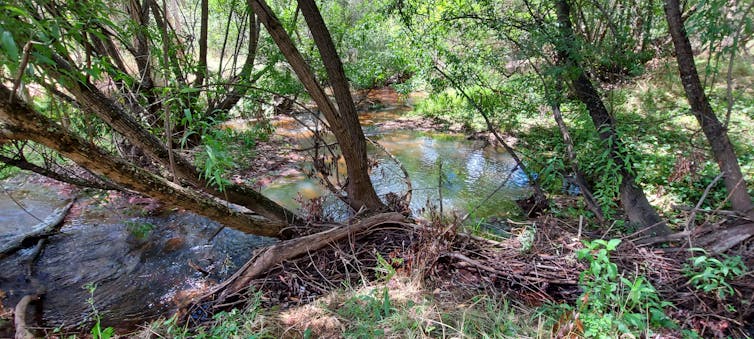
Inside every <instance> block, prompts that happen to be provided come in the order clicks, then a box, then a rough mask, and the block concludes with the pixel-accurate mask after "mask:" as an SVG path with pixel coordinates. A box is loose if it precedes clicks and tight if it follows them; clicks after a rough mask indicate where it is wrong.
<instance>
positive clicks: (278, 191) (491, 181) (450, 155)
mask: <svg viewBox="0 0 754 339" xmlns="http://www.w3.org/2000/svg"><path fill="white" fill-rule="evenodd" d="M375 115H376V114H371V115H370V116H369V121H370V122H375V123H376V124H377V125H375V126H372V125H367V126H366V127H365V132H366V133H367V134H368V135H369V136H370V138H372V139H373V140H376V141H377V142H379V143H380V144H381V145H382V146H383V147H384V148H385V149H386V150H388V151H389V152H390V153H392V154H393V155H394V156H395V157H396V158H397V159H398V160H400V162H401V163H402V164H403V166H404V167H405V168H406V170H407V172H408V173H409V177H410V178H411V183H412V186H413V194H412V199H411V205H410V207H411V210H412V211H413V212H414V213H415V214H422V213H424V212H425V211H426V210H427V209H428V206H430V205H432V206H435V207H438V206H439V205H440V200H439V196H440V194H439V190H438V186H440V184H439V180H438V176H439V175H440V173H442V176H443V181H442V185H441V186H442V188H441V189H442V206H443V211H444V212H445V213H452V212H455V213H457V214H459V215H465V214H466V213H469V212H473V213H472V216H473V217H475V218H486V217H492V216H495V217H506V216H510V215H511V214H517V213H519V211H518V208H517V207H516V205H515V202H514V199H517V198H521V197H525V196H527V195H528V194H529V189H528V188H527V187H525V185H520V184H518V185H517V184H516V183H517V182H518V183H520V180H517V179H518V178H517V177H519V176H520V172H514V173H513V178H511V180H507V184H505V185H503V186H502V188H500V186H501V184H502V183H504V182H506V178H507V177H508V176H509V175H511V169H512V168H513V167H514V162H513V160H512V159H511V157H510V156H509V155H508V154H507V153H504V152H501V151H499V150H497V149H495V148H493V147H489V146H488V147H481V146H480V145H478V144H479V143H474V142H473V141H469V140H466V139H465V138H464V136H462V135H454V134H442V133H424V132H416V131H412V130H383V129H380V128H379V122H380V120H379V118H375ZM394 117H395V114H394V113H392V112H391V113H390V114H389V115H386V118H387V119H391V118H394ZM369 156H370V159H374V160H376V162H377V166H375V167H374V168H373V169H372V171H371V177H372V182H373V184H374V186H375V189H376V190H377V194H378V195H380V196H381V197H384V195H385V194H387V193H389V192H394V193H397V194H398V195H403V194H404V193H405V192H406V185H405V182H404V180H403V173H402V172H401V170H400V168H399V167H398V166H397V165H396V164H395V162H393V161H392V160H391V159H390V158H389V157H388V156H386V155H385V154H384V152H383V151H381V150H379V149H377V148H375V147H370V149H369ZM495 190H497V192H496V193H494V194H492V193H493V191H495ZM262 193H264V194H265V195H267V196H268V197H270V198H271V199H273V200H275V201H277V202H278V203H280V204H282V205H284V206H286V207H288V208H291V209H294V210H296V209H298V208H299V207H300V205H299V203H298V201H297V200H300V199H297V198H298V197H302V198H304V199H311V198H316V197H320V196H324V198H325V201H326V203H325V208H324V210H325V213H326V214H329V215H330V216H331V217H333V218H334V219H342V218H343V217H345V216H347V215H348V213H347V212H346V211H347V208H346V207H345V206H344V205H343V204H342V203H341V202H339V201H337V199H335V198H333V197H331V196H328V195H329V192H327V190H326V189H325V188H324V187H322V185H320V184H319V183H318V181H317V180H316V179H311V178H307V177H306V176H305V175H304V174H302V173H292V174H291V175H289V176H286V177H283V178H280V179H279V180H276V181H274V182H272V183H270V184H269V185H267V186H265V187H264V188H263V189H262Z"/></svg>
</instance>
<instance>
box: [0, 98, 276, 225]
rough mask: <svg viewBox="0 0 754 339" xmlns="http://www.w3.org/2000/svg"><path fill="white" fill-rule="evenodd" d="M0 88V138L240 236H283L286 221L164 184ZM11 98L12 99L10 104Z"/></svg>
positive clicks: (159, 178)
mask: <svg viewBox="0 0 754 339" xmlns="http://www.w3.org/2000/svg"><path fill="white" fill-rule="evenodd" d="M11 95H12V94H11V92H10V90H9V89H8V88H6V87H5V86H2V85H0V121H2V122H3V125H0V135H2V137H0V139H3V138H5V139H14V140H31V141H34V142H37V143H39V144H41V145H44V146H46V147H49V148H51V149H54V150H55V151H57V152H58V153H60V154H61V155H63V156H65V157H67V158H68V159H71V160H72V161H74V162H75V163H77V164H79V166H81V167H84V168H86V169H88V170H90V171H92V172H94V173H97V174H98V175H102V176H105V177H107V178H109V179H110V180H112V181H113V182H115V183H116V184H118V185H121V186H123V187H126V188H129V189H132V190H134V191H137V192H140V193H142V194H145V195H148V196H151V197H153V198H155V199H158V200H160V201H162V202H164V203H165V204H167V205H171V206H174V207H179V208H184V209H187V210H190V211H192V212H194V213H197V214H199V215H203V216H205V217H208V218H210V219H213V220H216V221H218V222H220V223H222V224H225V225H227V226H229V227H231V228H234V229H237V230H240V231H242V232H246V233H251V234H257V235H263V236H271V237H281V236H282V234H281V232H282V231H283V229H284V228H285V227H286V226H287V224H286V223H285V222H280V221H270V220H268V219H265V218H262V217H259V216H257V215H253V214H247V213H243V211H238V210H235V209H232V208H231V207H230V206H227V205H226V204H223V203H221V202H219V201H217V200H216V199H214V198H213V197H209V196H205V195H202V194H200V193H197V192H194V191H192V190H189V189H186V188H184V187H181V186H179V185H177V184H174V183H171V182H169V181H167V180H166V179H165V178H162V177H159V176H157V175H155V174H152V173H150V172H148V171H146V170H144V169H142V168H141V167H138V166H135V165H133V164H131V163H129V162H126V161H125V160H123V159H120V158H117V157H114V156H112V155H110V154H109V153H107V152H105V151H104V150H102V149H100V148H99V147H97V146H96V145H94V144H91V143H88V142H86V141H84V140H83V139H81V138H80V137H78V136H76V135H73V134H71V133H68V131H66V130H64V129H62V128H61V127H60V126H58V125H57V124H56V123H55V122H54V121H52V120H50V119H48V118H47V117H45V116H43V115H41V114H39V113H38V112H36V111H34V110H33V109H32V108H31V107H29V106H28V105H27V104H26V103H25V102H23V101H21V100H20V99H19V98H17V97H15V96H11ZM10 98H15V100H12V102H11V100H10Z"/></svg>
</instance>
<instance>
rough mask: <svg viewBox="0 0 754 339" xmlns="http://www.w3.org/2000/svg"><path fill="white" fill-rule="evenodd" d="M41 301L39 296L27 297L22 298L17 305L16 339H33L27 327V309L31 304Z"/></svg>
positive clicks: (15, 313) (15, 317)
mask: <svg viewBox="0 0 754 339" xmlns="http://www.w3.org/2000/svg"><path fill="white" fill-rule="evenodd" d="M37 299H39V296H38V295H26V296H24V297H23V298H21V301H19V302H18V304H16V309H15V310H14V311H13V312H14V318H13V320H14V321H15V323H16V336H15V339H33V338H34V334H32V333H31V332H30V331H29V329H28V328H27V326H26V309H27V308H28V307H29V303H30V302H32V301H34V300H37Z"/></svg>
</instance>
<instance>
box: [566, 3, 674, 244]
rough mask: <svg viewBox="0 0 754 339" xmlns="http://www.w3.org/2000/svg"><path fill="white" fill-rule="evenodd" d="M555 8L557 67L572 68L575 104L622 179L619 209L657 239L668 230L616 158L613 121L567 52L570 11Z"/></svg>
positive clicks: (570, 38) (570, 46)
mask: <svg viewBox="0 0 754 339" xmlns="http://www.w3.org/2000/svg"><path fill="white" fill-rule="evenodd" d="M556 7H557V12H558V13H557V16H558V23H559V24H560V34H561V37H560V41H558V43H557V44H556V48H557V50H558V59H559V62H560V63H562V64H564V65H566V66H569V67H570V68H572V69H571V71H572V72H573V73H572V74H573V75H572V77H571V79H570V82H571V84H572V86H573V89H574V92H575V94H576V96H577V97H578V98H579V101H581V102H582V103H584V105H586V107H587V110H588V111H589V115H590V116H591V118H592V122H593V123H594V127H595V128H596V129H597V131H598V133H599V136H600V139H601V140H602V141H603V142H606V143H607V144H608V146H607V147H610V157H611V158H612V160H613V161H614V162H615V163H616V164H617V165H618V166H619V168H620V175H621V176H622V177H623V178H622V180H621V183H620V199H621V203H622V204H623V209H624V210H625V211H626V214H627V215H628V218H629V220H630V221H631V222H633V223H635V224H638V225H640V226H641V227H644V228H648V227H651V228H652V230H653V233H655V234H658V235H662V234H667V233H670V229H669V228H668V226H667V225H666V224H665V222H664V221H663V220H662V219H661V218H660V216H659V215H658V214H657V211H655V210H654V208H652V205H650V204H649V201H648V200H647V196H646V195H645V194H644V191H643V190H642V189H641V188H640V187H639V186H638V185H637V184H636V182H635V179H634V175H633V173H631V172H629V171H628V170H627V168H626V166H627V165H628V164H625V163H624V162H623V157H621V154H620V145H621V144H622V141H621V140H620V138H619V137H618V135H617V134H616V132H615V121H614V119H613V117H612V116H611V115H610V113H609V112H608V111H607V108H606V107H605V105H604V103H603V102H602V99H601V98H600V95H599V93H598V92H597V90H596V89H595V88H594V85H592V82H591V80H589V78H588V77H587V75H586V73H584V70H583V69H582V68H581V66H580V65H579V64H578V62H576V61H575V60H574V59H573V56H572V55H571V51H573V50H574V49H575V44H574V40H575V35H574V33H573V28H572V26H571V14H570V13H571V8H570V5H569V4H568V1H567V0H557V2H556Z"/></svg>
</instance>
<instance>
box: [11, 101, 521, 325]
mask: <svg viewBox="0 0 754 339" xmlns="http://www.w3.org/2000/svg"><path fill="white" fill-rule="evenodd" d="M404 110H405V109H403V108H399V109H393V110H384V111H379V112H370V113H364V114H362V115H361V120H362V123H363V124H364V125H365V128H364V130H365V133H366V134H367V135H368V136H369V138H371V139H373V140H376V141H377V142H379V143H380V144H381V145H382V147H384V148H385V149H386V150H387V151H389V152H390V153H391V154H393V155H394V156H395V157H396V158H397V159H398V160H400V162H401V163H402V164H403V166H404V167H405V168H406V170H407V171H408V173H409V176H410V178H411V183H412V186H413V195H412V200H411V204H410V208H411V210H412V211H413V212H414V213H415V214H417V215H418V214H422V213H424V212H425V211H426V210H427V209H428V206H429V205H433V206H438V205H439V190H438V186H441V189H442V205H443V208H444V211H445V212H446V213H448V212H450V211H455V212H456V213H458V214H459V215H463V214H465V213H468V212H473V213H472V214H473V217H474V218H500V217H505V216H507V215H509V214H510V213H517V212H516V211H517V208H516V206H515V203H514V199H516V198H519V197H523V196H525V195H527V194H529V192H528V191H529V190H528V188H527V187H526V185H525V184H523V183H522V182H521V174H520V173H519V172H515V171H514V172H513V173H512V177H511V178H508V176H509V175H511V169H512V168H513V166H514V164H513V162H512V160H511V159H510V157H509V156H508V155H507V154H505V153H503V152H500V151H499V150H497V149H495V148H493V147H489V146H488V147H482V146H481V145H479V143H475V142H473V141H469V140H466V139H465V138H464V136H462V135H454V134H443V133H428V132H419V131H416V130H415V129H412V128H410V126H407V125H405V124H404V125H402V126H400V128H391V127H386V126H388V125H390V124H389V122H391V121H393V120H395V119H396V118H398V117H399V116H401V115H402V114H403V111H404ZM310 121H312V120H311V119H310ZM407 127H408V128H407ZM306 131H307V130H306V129H304V128H302V127H301V126H293V125H279V126H277V133H281V134H287V135H289V136H296V137H298V138H300V140H299V141H301V144H302V145H305V144H307V141H306V140H309V139H308V137H307V133H306ZM370 157H372V158H373V159H374V160H375V164H374V166H373V168H372V172H371V173H372V179H373V182H374V185H375V187H376V188H377V193H378V194H379V195H381V196H382V195H384V194H386V193H388V192H396V193H398V194H399V195H400V194H402V193H404V192H405V189H406V187H405V186H406V185H405V182H404V180H403V174H402V172H401V170H400V169H399V167H398V166H397V165H396V164H395V162H394V161H393V160H391V158H389V157H388V156H387V155H386V154H385V153H384V152H383V151H381V150H379V149H376V148H374V147H372V148H370ZM440 176H442V178H443V179H442V184H441V185H439V183H440V180H439V177H440ZM503 182H508V184H507V185H503V186H502V187H499V186H500V184H501V183H503ZM0 185H2V186H3V192H0V194H2V195H3V196H2V197H0V245H2V242H3V241H10V239H11V238H12V237H16V236H18V235H20V234H24V233H25V232H30V227H31V225H36V224H38V223H39V220H38V219H44V218H45V217H47V216H48V215H49V214H51V213H53V212H54V211H55V210H56V209H58V208H62V207H64V206H66V205H67V204H68V203H69V202H70V201H71V200H72V199H74V197H76V198H77V200H76V202H75V204H73V207H72V209H71V210H70V211H69V212H68V214H67V216H66V218H65V220H64V221H63V223H62V226H61V227H60V229H59V231H57V232H56V233H54V234H52V235H49V236H48V237H46V238H45V246H44V249H43V251H41V252H39V253H35V252H34V247H35V246H34V244H35V243H37V240H36V239H35V240H34V242H32V243H25V244H24V245H25V247H26V248H24V249H21V250H18V251H16V252H14V253H12V254H11V255H8V256H6V257H0V264H2V270H0V299H2V308H0V315H2V314H3V313H6V311H7V310H9V309H12V307H13V306H14V305H15V304H16V303H17V302H18V301H19V300H20V299H21V298H22V297H23V296H24V295H28V294H39V295H41V296H42V298H41V301H39V302H36V303H34V305H35V309H31V310H29V313H30V316H31V314H34V315H35V318H31V319H33V320H34V321H35V322H36V325H39V326H43V327H47V328H54V327H64V328H77V327H81V328H83V329H86V328H87V326H91V322H92V315H93V314H94V312H93V309H95V308H96V310H97V312H98V313H99V316H100V317H101V319H102V325H103V326H116V327H129V326H132V325H136V324H139V323H142V322H143V321H144V320H145V319H150V318H155V317H158V316H160V315H164V314H166V313H169V312H170V311H172V310H174V309H175V307H176V305H177V304H179V303H180V302H181V301H183V300H186V299H187V298H188V297H191V296H192V295H195V294H197V293H201V292H202V290H203V288H205V287H207V286H210V285H212V284H213V283H216V282H218V281H221V280H223V279H224V278H227V277H228V276H229V275H231V274H232V273H233V272H234V269H236V268H238V267H240V266H241V265H242V264H243V263H244V262H245V261H246V260H248V259H249V258H250V256H251V255H252V250H253V249H254V248H258V247H260V246H264V245H267V244H270V243H272V242H273V240H272V239H268V238H262V237H257V236H252V235H246V234H242V233H240V232H237V231H234V230H231V229H227V228H225V229H221V226H220V225H219V224H217V223H215V222H213V221H210V220H208V219H206V218H203V217H200V216H197V215H195V214H192V213H189V212H185V211H173V210H166V209H161V208H156V207H155V206H156V204H157V203H156V202H154V201H152V200H150V199H146V198H135V197H130V198H129V197H123V196H121V195H109V194H107V193H97V194H91V193H90V194H89V195H87V196H82V195H81V194H80V193H77V191H76V190H74V189H71V188H70V187H68V186H65V185H61V184H57V183H54V182H52V181H51V180H47V179H42V178H40V177H38V176H36V175H28V174H21V175H18V176H16V177H14V178H11V179H8V180H5V181H3V182H0ZM496 190H497V192H496V193H495V194H492V193H493V192H495V191H496ZM262 192H263V193H264V194H265V195H267V196H269V197H271V198H272V199H273V200H276V201H277V202H279V203H281V204H282V205H284V206H286V207H288V208H290V209H293V210H297V209H299V207H300V206H299V204H298V202H297V197H302V198H304V199H312V198H317V197H323V199H324V201H325V203H324V204H323V206H324V210H325V213H326V214H330V215H331V216H332V217H333V218H334V219H343V218H344V217H345V216H347V214H348V213H346V212H343V211H347V209H346V208H345V207H344V206H343V204H342V203H341V202H339V201H337V199H334V198H333V197H332V196H331V195H329V194H328V193H327V192H326V190H325V189H323V188H322V187H321V186H320V184H319V183H318V182H317V181H316V180H315V179H312V178H309V177H307V176H306V175H304V171H300V170H293V171H291V170H288V171H287V174H286V175H282V176H278V178H277V179H276V180H274V181H272V182H269V183H268V184H266V185H265V186H264V187H263V188H262ZM490 196H491V197H490ZM10 197H12V199H11V198H10ZM19 205H21V206H23V208H21V207H20V206H19ZM218 230H219V233H218ZM86 284H94V286H96V289H95V290H94V294H93V296H92V295H90V291H88V290H87V289H85V288H84V286H85V285H86ZM90 297H92V299H93V301H94V305H93V306H94V307H92V305H91V304H89V303H88V302H87V300H88V299H89V298H90ZM10 326H11V322H10V321H9V320H7V319H6V320H3V319H0V337H4V336H8V335H10V333H11V332H10Z"/></svg>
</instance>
